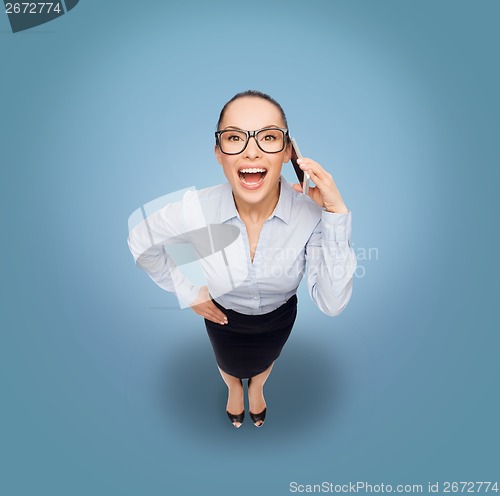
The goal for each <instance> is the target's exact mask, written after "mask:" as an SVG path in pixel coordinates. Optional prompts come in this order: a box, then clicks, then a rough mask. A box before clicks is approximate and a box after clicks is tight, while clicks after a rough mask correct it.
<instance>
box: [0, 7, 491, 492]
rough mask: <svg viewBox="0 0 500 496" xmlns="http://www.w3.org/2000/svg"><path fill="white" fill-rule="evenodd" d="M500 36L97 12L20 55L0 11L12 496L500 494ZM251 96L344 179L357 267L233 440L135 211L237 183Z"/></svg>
mask: <svg viewBox="0 0 500 496" xmlns="http://www.w3.org/2000/svg"><path fill="white" fill-rule="evenodd" d="M499 15H500V3H499V2H497V1H494V0H493V1H487V0H479V1H475V2H472V1H445V0H441V1H439V2H435V1H427V0H422V1H418V2H417V1H411V2H410V1H396V0H394V1H390V0H379V1H360V0H357V1H347V0H345V1H331V2H327V1H319V0H316V1H309V2H291V1H288V2H286V1H273V2H270V1H266V2H263V1H254V2H250V3H248V2H234V1H233V2H226V1H217V2H194V1H193V2H188V3H185V4H183V5H181V4H180V3H176V4H171V3H169V2H164V1H161V0H151V1H148V2H132V1H128V0H120V1H118V0H109V1H107V2H98V1H96V0H85V1H84V0H82V1H81V2H80V3H79V4H78V6H77V7H76V8H75V9H74V10H72V11H71V12H69V13H68V14H66V15H64V16H62V17H60V18H59V19H56V20H55V21H52V22H50V23H47V24H45V25H42V26H39V27H37V28H34V29H32V30H28V31H25V32H21V33H17V34H13V33H12V32H11V31H10V26H9V24H8V19H7V16H6V15H5V14H3V15H0V63H1V69H0V74H1V77H0V89H1V98H0V140H1V142H0V145H1V148H0V160H1V177H2V179H1V182H0V195H1V197H0V201H1V222H2V242H1V248H0V249H1V251H2V278H1V291H2V294H1V319H2V332H1V351H0V353H1V360H0V369H1V376H0V380H1V384H2V387H1V391H2V393H1V395H2V399H1V410H0V411H1V427H0V428H1V447H0V456H1V457H2V460H1V471H2V476H1V478H0V492H2V493H3V494H6V495H9V496H10V495H17V494H19V495H21V494H22V495H25V494H26V495H34V494H37V495H42V494H44V495H45V494H47V495H49V494H50V495H68V494H70V495H80V494H81V495H88V494H99V495H101V494H102V495H114V494H117V495H118V494H120V495H128V494H130V495H139V494H147V495H155V494H162V495H165V494H175V495H195V494H220V495H233V494H238V495H239V496H247V495H255V494H272V495H279V494H289V483H290V482H291V481H297V482H301V483H321V482H322V481H332V482H347V481H358V480H362V481H369V482H373V483H376V482H385V483H392V484H396V483H398V482H402V483H422V484H424V485H425V486H426V485H427V482H429V481H438V480H440V481H444V480H455V481H469V480H472V481H488V480H494V479H495V478H497V479H498V478H499V477H500V473H499V467H500V463H499V461H500V460H499V453H498V445H499V441H500V429H499V423H498V419H499V418H500V402H499V395H498V390H499V388H498V383H499V359H498V353H499V344H500V343H499V337H498V329H499V318H498V310H497V308H498V303H497V300H498V296H499V283H498V281H499V275H500V274H499V270H498V262H497V258H498V257H497V254H496V251H497V248H498V233H497V230H498V213H499V209H498V205H497V198H498V188H499V165H500V164H499V155H500V154H499V152H500V150H499V138H498V137H499V131H500V129H499V119H498V115H499V111H500V108H499V107H500V105H499V103H500V99H499V95H498V88H499V87H500V70H499V64H498V47H499V42H500V34H499V31H498V18H499ZM250 88H252V89H259V90H261V91H265V92H268V93H270V94H271V95H272V96H274V97H275V98H276V99H277V100H278V101H279V102H280V103H281V104H282V105H283V107H284V108H285V111H286V112H287V117H288V121H289V126H290V129H291V131H292V134H293V135H295V136H296V137H297V139H298V141H299V143H300V146H301V150H302V152H303V153H304V155H306V156H310V157H312V158H314V159H315V160H317V161H318V162H320V163H321V164H322V165H323V166H324V167H325V168H327V169H328V170H329V171H330V172H331V173H332V174H333V176H334V178H335V180H336V182H337V184H338V186H339V188H340V190H341V192H342V194H343V197H344V199H345V201H346V203H347V205H348V207H349V208H350V209H351V210H352V211H353V227H354V231H353V243H354V247H355V249H356V252H357V254H358V257H359V262H358V264H359V266H360V267H361V268H362V269H363V270H361V271H360V270H359V269H358V273H357V276H356V280H355V281H354V283H355V288H354V293H353V297H352V300H351V302H350V304H349V306H348V307H347V309H346V310H345V312H344V313H343V314H342V315H340V316H339V317H337V318H329V317H327V316H325V315H322V314H321V313H320V312H319V310H317V309H316V308H315V307H314V304H313V303H312V302H311V301H310V300H309V297H308V295H307V292H306V290H305V288H304V287H301V288H300V292H299V300H300V303H299V306H300V309H299V317H298V321H297V324H296V327H295V329H294V332H293V333H292V337H291V338H290V340H289V342H288V344H287V348H286V349H285V351H284V353H283V354H282V356H281V357H280V359H279V361H278V362H277V363H276V366H275V368H274V370H273V373H272V375H271V377H270V379H269V381H268V383H267V385H266V399H267V403H268V410H269V412H268V420H266V425H265V426H264V427H263V428H262V429H255V428H254V426H253V425H251V423H250V422H246V423H245V424H244V425H243V427H242V428H241V429H239V430H236V429H234V428H233V427H232V426H231V424H230V423H229V421H228V420H227V418H226V416H225V413H224V409H225V402H226V389H225V386H224V384H223V383H222V381H221V379H220V376H219V373H218V371H217V368H216V365H215V361H214V359H213V356H212V350H211V347H210V344H209V341H208V338H207V336H206V332H205V330H204V327H203V324H202V321H201V320H200V318H199V317H198V316H197V315H195V314H194V313H193V312H191V311H190V310H189V309H186V310H180V309H179V308H178V306H177V301H176V299H175V297H174V296H173V295H171V294H167V293H165V292H163V291H162V290H160V289H159V288H158V287H156V286H155V285H154V284H153V283H152V282H151V281H150V280H149V278H148V277H147V276H146V275H145V274H144V273H142V272H141V271H140V270H138V269H136V268H135V266H134V263H133V259H132V256H131V255H130V253H129V252H128V247H127V243H126V238H127V218H128V216H129V215H130V214H131V213H132V211H133V210H135V209H136V208H137V207H139V206H140V205H141V204H144V203H146V202H148V201H150V200H152V199H154V198H156V197H159V196H161V195H164V194H167V193H170V192H173V191H176V190H179V189H182V188H186V187H190V186H196V187H197V188H202V187H206V186H210V185H213V184H218V183H221V182H223V181H224V176H223V174H222V171H221V168H220V166H219V165H218V163H217V162H216V160H215V157H214V155H213V131H214V127H215V123H216V120H217V117H218V113H219V111H220V108H221V107H222V105H223V104H224V103H225V101H226V100H228V99H229V98H230V97H231V96H232V95H233V94H235V93H236V92H238V91H242V90H246V89H250ZM286 167H287V170H286V172H285V176H286V177H287V178H289V179H290V180H293V174H291V173H290V172H291V171H290V168H291V166H289V165H288V166H286ZM368 250H371V251H370V253H371V255H370V257H368ZM367 258H370V259H367Z"/></svg>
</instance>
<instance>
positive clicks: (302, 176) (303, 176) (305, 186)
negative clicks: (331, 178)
mask: <svg viewBox="0 0 500 496" xmlns="http://www.w3.org/2000/svg"><path fill="white" fill-rule="evenodd" d="M291 142H292V158H291V161H292V165H293V168H294V169H295V174H297V179H298V180H299V184H301V185H302V193H304V194H305V195H307V193H308V192H309V179H311V178H310V177H309V174H308V173H307V172H304V171H303V170H302V169H301V168H300V167H299V164H298V163H297V159H298V158H302V153H300V150H299V145H297V142H296V141H295V138H292V139H291Z"/></svg>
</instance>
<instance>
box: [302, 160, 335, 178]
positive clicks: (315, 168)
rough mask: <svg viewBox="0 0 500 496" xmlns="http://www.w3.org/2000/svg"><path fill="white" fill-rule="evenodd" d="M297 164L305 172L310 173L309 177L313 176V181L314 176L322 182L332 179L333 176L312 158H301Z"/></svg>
mask: <svg viewBox="0 0 500 496" xmlns="http://www.w3.org/2000/svg"><path fill="white" fill-rule="evenodd" d="M297 162H298V164H299V166H300V168H301V169H302V170H303V171H307V172H309V175H311V179H312V175H314V176H315V177H316V178H317V179H319V180H320V181H325V180H328V179H332V176H331V175H330V174H329V173H328V172H327V171H326V170H325V169H323V167H321V165H319V164H318V162H315V161H314V160H311V159H310V158H305V157H302V158H299V159H298V160H297Z"/></svg>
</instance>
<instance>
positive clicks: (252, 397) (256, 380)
mask: <svg viewBox="0 0 500 496" xmlns="http://www.w3.org/2000/svg"><path fill="white" fill-rule="evenodd" d="M273 365H274V362H273V363H272V364H271V365H270V366H269V368H268V369H267V370H264V372H261V373H260V374H258V375H255V376H254V377H252V382H250V385H249V386H248V403H249V409H250V411H251V412H252V413H261V412H263V411H264V408H266V400H265V399H264V383H265V382H266V380H267V378H268V377H269V374H270V373H271V370H272V368H273ZM261 424H262V421H260V422H259V425H261Z"/></svg>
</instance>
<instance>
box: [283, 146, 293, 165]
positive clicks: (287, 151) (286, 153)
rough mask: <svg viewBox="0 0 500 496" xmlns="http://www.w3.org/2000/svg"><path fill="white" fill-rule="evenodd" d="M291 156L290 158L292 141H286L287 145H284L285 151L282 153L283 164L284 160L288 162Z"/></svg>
mask: <svg viewBox="0 0 500 496" xmlns="http://www.w3.org/2000/svg"><path fill="white" fill-rule="evenodd" d="M291 158H292V143H290V141H288V143H287V145H286V146H285V151H284V154H283V163H284V164H285V163H286V162H290V159H291Z"/></svg>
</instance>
